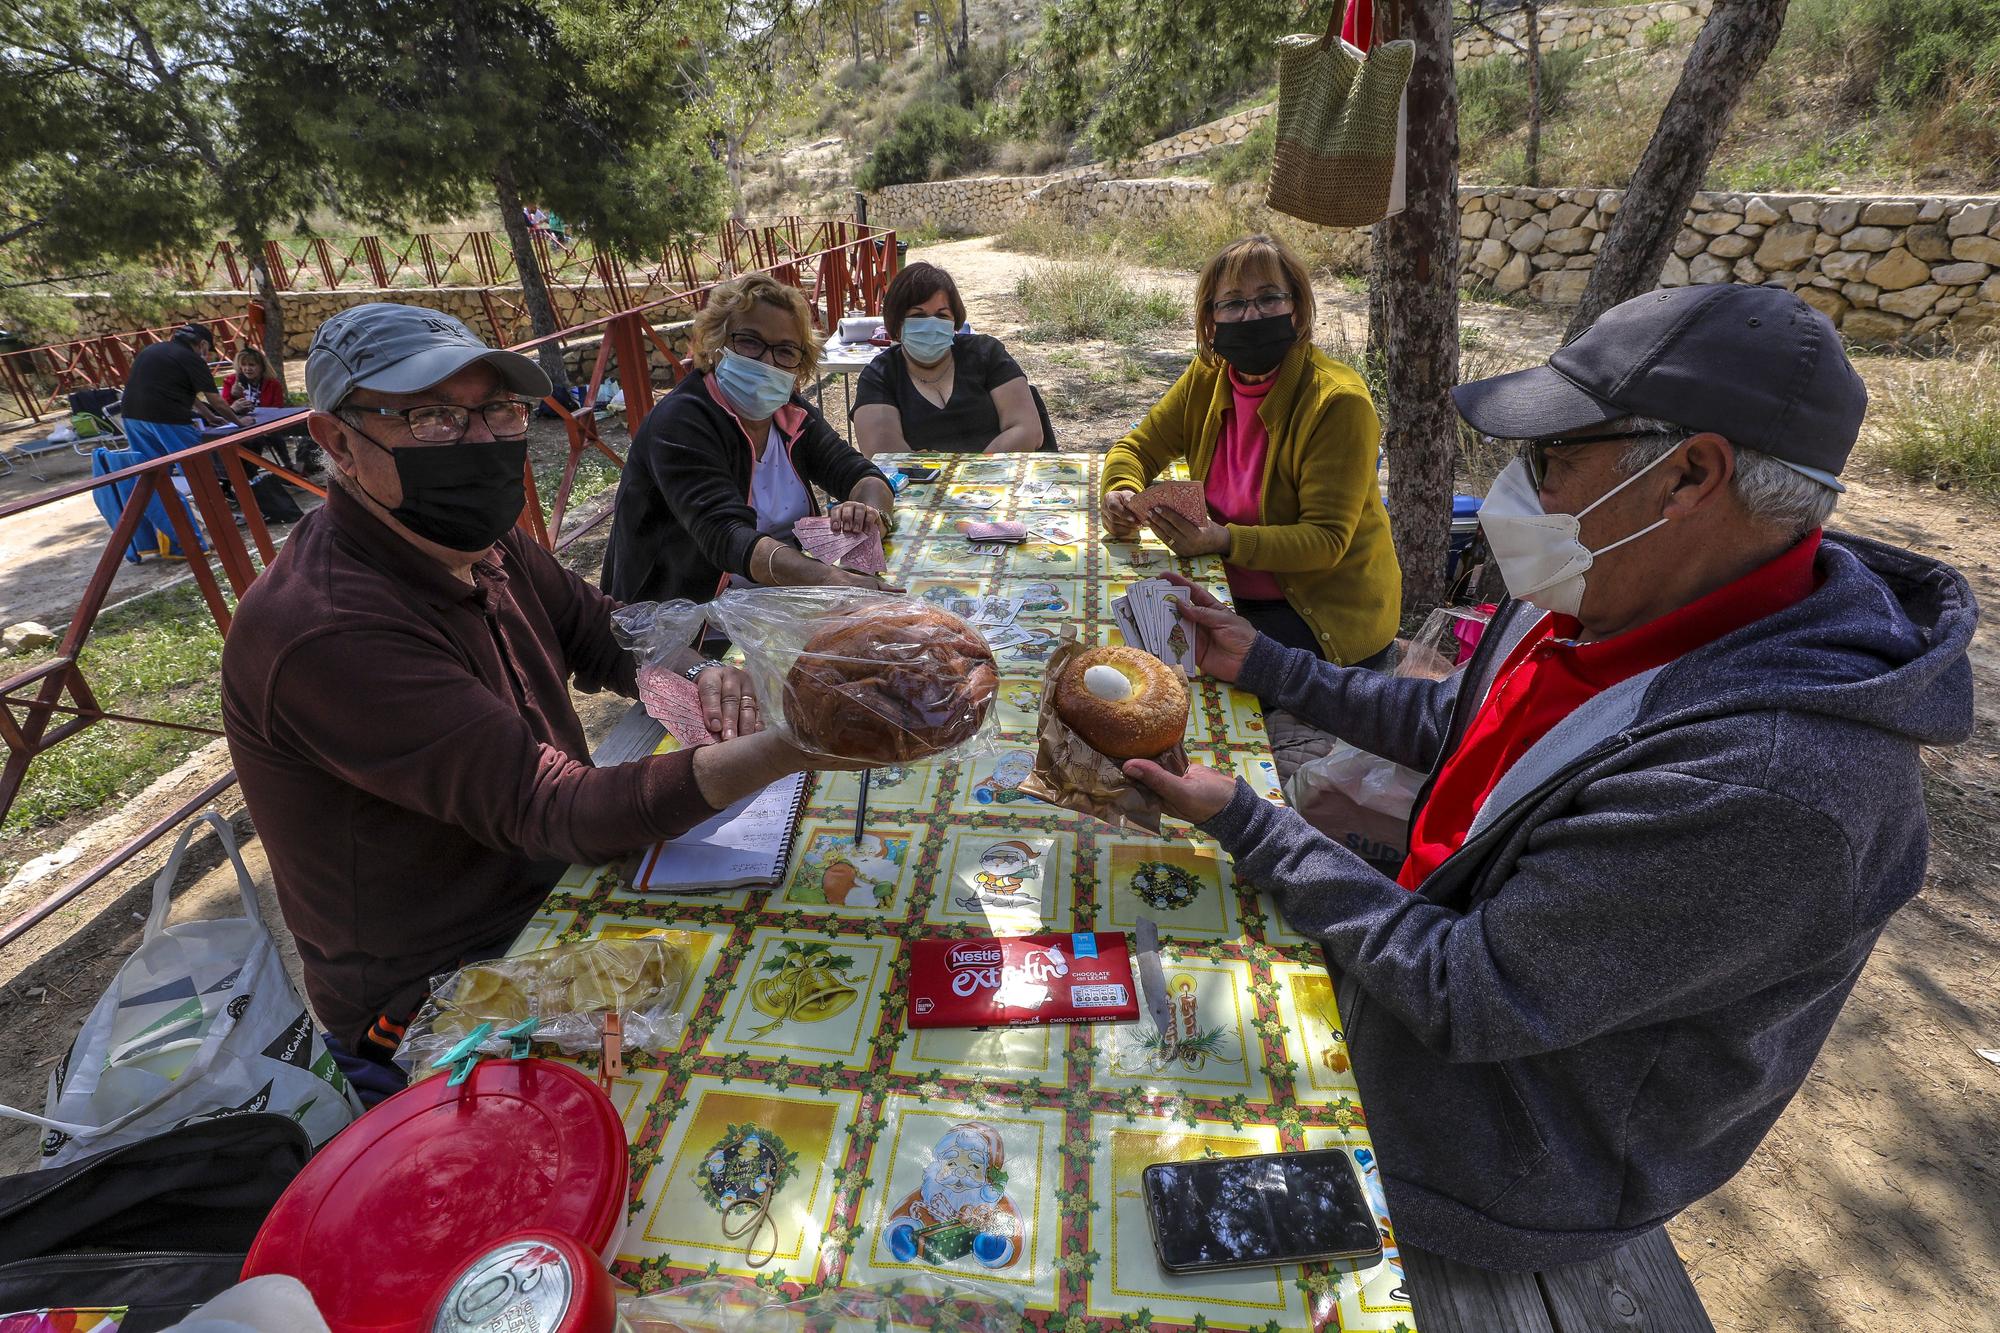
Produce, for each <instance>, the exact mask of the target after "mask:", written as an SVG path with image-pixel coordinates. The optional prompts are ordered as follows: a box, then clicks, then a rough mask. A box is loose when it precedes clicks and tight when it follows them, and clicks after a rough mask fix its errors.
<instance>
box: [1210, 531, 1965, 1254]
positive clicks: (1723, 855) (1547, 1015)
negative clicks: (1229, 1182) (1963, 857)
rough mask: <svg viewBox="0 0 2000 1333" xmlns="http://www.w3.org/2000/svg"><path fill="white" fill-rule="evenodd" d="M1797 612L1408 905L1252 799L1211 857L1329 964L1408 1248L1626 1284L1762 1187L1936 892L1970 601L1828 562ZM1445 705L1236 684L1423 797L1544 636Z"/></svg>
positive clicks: (1618, 735) (1316, 675)
mask: <svg viewBox="0 0 2000 1333" xmlns="http://www.w3.org/2000/svg"><path fill="white" fill-rule="evenodd" d="M1816 569H1817V572H1818V575H1819V577H1820V580H1821V581H1820V584H1819V586H1818V587H1817V588H1816V589H1815V590H1814V591H1813V592H1812V593H1811V594H1810V595H1808V596H1807V597H1806V598H1805V599H1804V600H1802V601H1800V602H1798V603H1796V604H1794V605H1792V606H1791V607H1788V608H1786V609H1785V610H1782V611H1779V612H1777V613H1775V614H1773V615H1770V616H1767V617H1765V618H1764V619H1762V620H1759V621H1757V622H1755V623H1754V624H1751V625H1748V626H1746V627H1745V628H1743V629H1740V630H1737V631H1735V632H1734V633H1731V634H1729V635H1726V636H1724V637H1723V638H1720V639H1717V640H1716V641H1714V642H1713V643H1710V644H1708V645H1706V646H1705V647H1702V648H1699V649H1696V650H1695V651H1693V652H1689V653H1687V654H1685V655H1683V656H1682V657H1680V658H1678V659H1676V660H1675V661H1673V662H1670V663H1668V664H1667V665H1666V666H1664V667H1660V668H1657V669H1655V670H1653V671H1648V672H1645V673H1643V674H1641V675H1639V676H1636V677H1634V678H1632V679H1630V680H1628V681H1625V682H1624V683H1622V684H1620V685H1618V686H1616V687H1614V688H1612V689H1610V690H1607V691H1605V692H1604V693H1602V694H1600V695H1598V696H1597V697H1596V698H1594V699H1592V700H1591V701H1590V702H1589V703H1587V704H1585V705H1584V706H1583V707H1581V708H1579V709H1578V710H1577V711H1576V712H1575V713H1573V714H1571V715H1570V716H1569V717H1568V718H1566V719H1565V720H1564V721H1563V722H1561V723H1559V724H1558V725H1557V726H1556V727H1555V728H1553V729H1552V730H1551V731H1550V732H1549V733H1548V734H1547V735H1546V736H1545V737H1543V738H1542V740H1541V741H1539V742H1538V743H1537V744H1535V745H1534V746H1533V747H1531V748H1530V749H1529V750H1528V751H1527V752H1526V753H1525V754H1523V755H1522V756H1521V758H1520V759H1519V760H1518V761H1517V762H1516V763H1515V764H1514V766H1513V767H1512V768H1511V769H1509V770H1508V772H1507V773H1506V774H1505V776H1504V777H1503V778H1502V779H1501V781H1500V783H1499V785H1498V786H1497V787H1496V788H1495V789H1494V791H1493V792H1492V794H1491V795H1490V796H1489V798H1488V799H1487V801H1486V803H1485V805H1484V807H1483V808H1482V809H1481V810H1480V812H1479V815H1478V817H1477V819H1476V820H1475V821H1474V823H1473V826H1472V830H1471V832H1470V833H1469V834H1468V836H1467V838H1466V840H1465V843H1464V845H1463V846H1462V847H1461V848H1460V849H1459V850H1458V851H1457V852H1456V853H1454V854H1453V855H1452V856H1451V857H1449V858H1448V859H1446V860H1445V862H1444V863H1443V864H1442V865H1440V866H1439V867H1438V868H1437V870H1436V871H1435V872H1433V873H1432V874H1431V875H1430V877H1429V878H1427V879H1426V880H1425V881H1424V882H1423V884H1422V885H1421V886H1419V888H1418V889H1417V890H1416V891H1415V892H1407V891H1405V890H1404V889H1402V888H1401V887H1399V886H1398V885H1397V884H1396V883H1395V882H1394V881H1393V880H1391V879H1388V878H1385V877H1384V876H1382V875H1381V874H1379V873H1377V872H1376V871H1374V870H1372V869H1370V868H1369V867H1368V866H1367V864H1366V863H1364V862H1363V861H1362V860H1361V859H1360V858H1359V857H1357V856H1355V855H1354V854H1353V853H1351V852H1349V851H1348V850H1347V849H1345V848H1343V847H1341V846H1339V845H1338V844H1336V843H1335V842H1334V841H1332V840H1331V839H1329V838H1327V837H1326V836H1325V835H1323V834H1321V833H1319V832H1318V831H1317V830H1315V829H1314V828H1312V827H1311V826H1310V825H1308V824H1307V823H1306V822H1305V821H1304V820H1303V819H1302V818H1300V816H1299V815H1298V814H1297V813H1296V812H1295V811H1292V810H1288V809H1284V808H1282V807H1278V806H1273V805H1270V804H1267V803H1266V802H1264V801H1263V800H1261V799H1259V798H1258V797H1257V795H1256V794H1255V793H1254V792H1253V791H1252V790H1251V789H1250V788H1249V787H1248V786H1246V785H1244V784H1243V783H1241V782H1239V783H1238V784H1237V789H1236V794H1235V797H1234V799H1233V800H1231V802H1230V803H1229V806H1228V807H1227V808H1226V809H1225V810H1223V812H1222V813H1221V814H1219V815H1217V816H1216V817H1215V818H1214V819H1212V820H1210V821H1208V822H1207V823H1206V824H1204V825H1203V826H1202V827H1203V828H1204V830H1205V831H1206V832H1208V833H1209V834H1211V835H1212V836H1213V837H1215V838H1216V840H1217V841H1219V842H1220V843H1221V844H1222V845H1223V846H1224V847H1225V848H1227V849H1228V851H1229V852H1230V854H1231V855H1232V856H1233V857H1235V859H1236V871H1237V874H1238V875H1239V876H1240V877H1241V878H1243V879H1245V880H1246V881H1248V882H1250V883H1253V884H1256V885H1258V886H1259V887H1261V888H1263V889H1266V890H1268V891H1269V892H1270V893H1271V894H1272V895H1273V896H1274V897H1275V898H1276V900H1277V903H1278V907H1279V909H1280V910H1281V911H1282V912H1283V913H1284V916H1285V919H1286V920H1287V921H1289V922H1290V923H1291V924H1292V926H1293V928H1294V929H1296V930H1298V931H1300V932H1302V933H1304V934H1306V935H1308V936H1310V937H1312V938H1314V939H1317V940H1319V941H1321V942H1322V944H1323V948H1324V951H1325V955H1326V958H1327V961H1328V963H1329V965H1330V967H1331V968H1332V969H1333V971H1334V974H1335V976H1336V978H1337V979H1338V980H1339V982H1340V991H1339V1001H1340V1011H1341V1015H1342V1021H1343V1022H1344V1024H1345V1026H1346V1038H1347V1042H1348V1046H1349V1049H1350V1051H1351V1053H1352V1057H1353V1067H1354V1076H1355V1078H1356V1080H1357V1081H1358V1082H1359V1085H1360V1089H1361V1098H1362V1104H1363V1106H1364V1107H1366V1109H1367V1113H1368V1121H1369V1127H1370V1131H1371V1134H1372V1136H1373V1138H1374V1141H1375V1146H1376V1151H1377V1156H1378V1157H1379V1159H1380V1162H1381V1169H1382V1174H1383V1179H1384V1182H1385V1185H1386V1188H1387V1193H1388V1200H1389V1211H1390V1215H1391V1216H1392V1217H1393V1218H1394V1219H1395V1221H1396V1226H1397V1234H1398V1237H1399V1238H1400V1239H1401V1240H1402V1241H1404V1242H1407V1243H1410V1244H1414V1245H1418V1246H1421V1247H1423V1248H1425V1249H1429V1250H1433V1251H1435V1252H1437V1253H1440V1254H1443V1255H1446V1256H1449V1257H1451V1258H1454V1259H1458V1260H1461V1261H1463V1262H1466V1263H1471V1264H1477V1265H1482V1266H1485V1267H1491V1268H1516V1269H1527V1268H1541V1267H1545V1266H1548V1265H1551V1264H1559V1263H1568V1262H1573V1261H1577V1260H1582V1259H1588V1258H1593V1257H1595V1256H1598V1255H1601V1254H1605V1253H1608V1252H1609V1251H1611V1250H1613V1249H1616V1248H1617V1247H1618V1246H1620V1245H1623V1244H1625V1243H1626V1242H1627V1241H1630V1240H1632V1239H1633V1238H1635V1237H1637V1236H1639V1235H1641V1234H1643V1233H1645V1232H1646V1231H1648V1230H1650V1229H1651V1228H1653V1227H1656V1226H1659V1225H1660V1224H1661V1223H1662V1222H1664V1221H1666V1219H1668V1218H1669V1217H1672V1216H1673V1215H1674V1214H1675V1213H1676V1212H1678V1211H1680V1210H1681V1209H1682V1208H1685V1207H1687V1205H1688V1204H1690V1203H1692V1202H1694V1201H1695V1200H1696V1199H1699V1198H1701V1197H1702V1196H1703V1195H1705V1194H1708V1193H1709V1192H1711V1191H1712V1190H1714V1189H1716V1188H1717V1187H1718V1186H1720V1185H1721V1184H1722V1183H1723V1182H1724V1181H1726V1180H1728V1179H1729V1178H1730V1177H1731V1176H1732V1175H1734V1174H1735V1173H1736V1171H1737V1170H1738V1169H1739V1168H1741V1167H1742V1165H1743V1163H1744V1162H1745V1161H1746V1160H1747V1159H1748V1158H1749V1156H1750V1153H1751V1151H1752V1150H1753V1149H1754V1148H1755V1147H1756V1146H1757V1143H1758V1141H1759V1140H1761V1139H1762V1138H1763V1136H1764V1134H1765V1132H1766V1131H1767V1130H1768V1129H1769V1128H1770V1127H1771V1125H1772V1123H1773V1122H1774V1121H1775V1120H1776V1119H1777V1118H1778V1114H1779V1112H1781V1111H1782V1110H1784V1108H1785V1104H1786V1103H1787V1102H1788V1101H1790V1100H1791V1098H1792V1095H1793V1094H1794V1093H1795V1092H1797V1091H1798V1088H1799V1085H1800V1083H1802V1082H1803V1081H1804V1080H1805V1076H1806V1072H1807V1070H1808V1069H1809V1068H1810V1067H1811V1065H1812V1062H1813V1060H1814V1058H1815V1057H1816V1056H1817V1055H1818V1053H1819V1049H1820V1046H1821V1044H1822V1043H1823V1042H1824V1041H1825V1040H1826V1035H1827V1032H1828V1030H1829V1029H1830V1028H1831V1027H1832V1026H1833V1020H1834V1018H1835V1016H1836V1015H1837V1014H1838V1013H1839V1011H1840V1006H1841V1004H1842V1003H1843V1002H1844V1001H1845V1000H1846V998H1847V993H1848V991H1849V990H1850V989H1851V988H1852V987H1853V985H1854V981H1855V978H1856V977H1857V976H1858V975H1859V974H1860V971H1861V967H1862V964H1863V963H1864V962H1866V961H1867V958H1868V953H1869V950H1870V949H1871V948H1873V947H1874V944H1875V939H1876V936H1877V935H1879V934H1880V933H1881V930H1882V927H1883V924H1884V923H1885V922H1886V921H1887V920H1888V919H1889V916H1890V914H1891V913H1893V912H1894V911H1895V910H1896V909H1897V908H1898V907H1900V906H1902V905H1903V904H1904V903H1906V902H1908V901H1909V900H1910V898H1911V897H1913V896H1914V895H1915V894H1916V892H1917V889H1918V887H1919V886H1920V885H1921V884H1922V882H1923V875H1924V860H1925V856H1926V852H1927V847H1928V840H1929V831H1928V826H1927V823H1926V819H1925V814H1924V796H1923V787H1922V783H1921V781H1920V770H1919V763H1918V748H1919V747H1920V746H1924V745H1940V744H1947V743H1951V742H1955V741H1959V740H1963V739H1964V738H1965V737H1966V736H1968V735H1969V734H1970V732H1971V728H1972V671H1971V664H1970V662H1969V661H1968V660H1967V658H1966V645H1967V643H1968V642H1969V641H1970V640H1971V637H1972V631H1973V625H1974V622H1975V620H1976V618H1977V614H1978V613H1977V609H1976V608H1975V606H1974V603H1973V599H1972V593H1971V589H1970V588H1968V587H1967V585H1966V582H1965V580H1964V578H1963V577H1962V576H1960V575H1959V573H1958V572H1957V571H1956V570H1953V569H1951V568H1950V567H1949V566H1946V565H1943V564H1939V563H1938V562H1936V561H1933V560H1927V559H1924V558H1922V557H1920V556H1916V555H1912V554H1910V553H1909V552H1906V551H1902V550H1898V549H1895V548H1892V547H1888V546H1883V545H1881V544H1879V543H1876V542H1871V541H1866V540H1863V539H1859V538H1855V537H1848V536H1840V537H1835V536H1831V535H1829V536H1828V537H1827V539H1826V540H1825V541H1824V542H1823V543H1822V545H1821V547H1820V550H1819V554H1818V557H1817V562H1816ZM1540 615H1541V613H1540V612H1538V611H1537V610H1536V609H1535V608H1533V607H1530V606H1526V605H1521V604H1517V603H1511V602H1510V603H1508V604H1506V605H1504V606H1503V607H1502V608H1501V609H1500V611H1499V612H1498V613H1497V614H1496V616H1495V617H1494V620H1493V623H1492V625H1491V626H1490V627H1489V628H1488V630H1487V632H1486V635H1485V637H1484V639H1483V640H1482V641H1481V643H1480V645H1479V650H1478V652H1477V653H1476V654H1475V655H1474V657H1473V659H1472V660H1471V661H1470V662H1468V663H1467V664H1466V667H1465V669H1464V670H1463V671H1461V672H1459V673H1457V674H1455V675H1454V676H1452V677H1451V678H1449V679H1447V680H1444V681H1437V682H1430V681H1420V680H1399V679H1395V678H1393V677H1389V676H1384V675H1379V674H1377V673H1374V672H1370V671H1362V670H1356V669H1342V668H1339V667H1334V666H1331V665H1328V664H1326V663H1324V662H1321V661H1319V660H1318V659H1316V658H1314V657H1313V656H1312V655H1310V654H1308V653H1303V652H1299V651H1297V650H1294V649H1289V648H1284V647H1281V646H1279V645H1278V644H1276V643H1273V642H1272V641H1271V640H1269V639H1267V638H1262V637H1260V638H1259V639H1258V640H1257V643H1256V646H1255V647H1254V648H1253V649H1252V650H1251V652H1250V655H1249V659H1248V660H1247V661H1246V662H1245V664H1244V668H1243V672H1242V674H1241V676H1240V678H1239V682H1238V683H1239V684H1240V685H1242V686H1243V687H1245V688H1247V689H1250V690H1252V691H1255V692H1256V693H1257V694H1259V695H1261V696H1263V697H1264V698H1265V699H1266V700H1267V701H1268V702H1270V703H1275V704H1279V705H1282V706H1283V707H1286V708H1289V709H1291V710H1293V711H1294V712H1296V713H1298V714H1300V715H1301V716H1303V717H1305V718H1307V719H1308V720H1310V721H1312V722H1314V723H1316V724H1318V725H1320V726H1322V727H1324V728H1326V729H1328V730H1330V731H1333V732H1335V733H1337V734H1338V735H1339V736H1341V737H1342V738H1343V739H1345V740H1347V741H1349V742H1351V743H1353V744H1354V745H1356V746H1359V747H1361V748H1363V749H1366V750H1369V751H1372V752H1373V753H1375V754H1379V755H1382V756H1384V757H1386V758H1389V759H1393V760H1395V761H1396V762H1397V763H1400V764H1404V765H1407V766H1409V767H1412V768H1416V769H1418V770H1429V771H1430V772H1431V773H1432V774H1433V776H1435V773H1436V770H1437V769H1438V767H1439V766H1440V765H1441V763H1442V762H1443V760H1444V758H1445V757H1446V756H1448V755H1449V754H1450V753H1451V752H1452V750H1453V749H1454V748H1455V747H1456V746H1457V744H1458V742H1459V739H1460V737H1461V736H1462V735H1463V734H1464V732H1465V729H1466V725H1467V723H1468V722H1469V721H1470V720H1471V717H1472V715H1473V714H1474V713H1475V712H1476V711H1477V708H1478V705H1479V703H1480V701H1482V700H1483V699H1484V698H1485V695H1486V692H1487V690H1488V689H1489V688H1490V686H1491V684H1492V676H1493V674H1494V672H1495V671H1496V670H1497V669H1498V666H1499V663H1500V662H1501V661H1502V659H1503V658H1504V657H1505V655H1506V653H1507V651H1508V650H1509V649H1510V648H1512V647H1513V645H1514V644H1516V643H1518V642H1519V641H1520V640H1521V638H1522V636H1523V635H1524V634H1525V633H1526V632H1527V630H1528V629H1529V628H1530V627H1531V626H1532V625H1533V624H1534V623H1535V622H1536V621H1537V620H1538V619H1539V618H1540Z"/></svg>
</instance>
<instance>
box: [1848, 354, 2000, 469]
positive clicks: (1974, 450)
mask: <svg viewBox="0 0 2000 1333" xmlns="http://www.w3.org/2000/svg"><path fill="white" fill-rule="evenodd" d="M1939 365H1940V366H1941V367H1949V368H1950V369H1949V371H1948V372H1947V371H1945V370H1943V369H1941V370H1940V372H1939V373H1938V374H1935V375H1932V376H1926V377H1924V378H1922V379H1919V380H1917V381H1916V382H1915V383H1913V384H1911V385H1909V386H1908V387H1907V388H1900V389H1894V390H1891V391H1890V392H1889V393H1887V394H1885V395H1883V396H1882V397H1881V398H1880V399H1879V401H1878V405H1877V407H1876V408H1875V410H1874V412H1873V413H1871V416H1872V417H1873V419H1874V425H1875V426H1876V429H1877V431H1878V432H1879V436H1878V438H1879V440H1880V443H1879V445H1878V446H1877V452H1878V454H1879V456H1880V457H1881V458H1882V459H1883V461H1885V462H1887V463H1888V464H1889V466H1890V467H1892V468H1894V469H1895V470H1896V471H1898V472H1900V473H1902V474H1903V475H1904V476H1906V477H1908V478H1910V479H1911V480H1912V481H1922V482H1930V483H1933V484H1935V485H1938V486H1940V487H1945V488H1950V487H1962V488H1964V489H1966V490H1970V491H1976V492H1978V493H1980V494H1982V495H1989V496H2000V378H1996V376H2000V357H1996V355H1995V354H1994V353H1993V352H1992V351H1987V352H1982V353H1981V354H1979V355H1978V356H1976V357H1974V358H1972V359H1971V360H1970V361H1969V362H1940V363H1939Z"/></svg>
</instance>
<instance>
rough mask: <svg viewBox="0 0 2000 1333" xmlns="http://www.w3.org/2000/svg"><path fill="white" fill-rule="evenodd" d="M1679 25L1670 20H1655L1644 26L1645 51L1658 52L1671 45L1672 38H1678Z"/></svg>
mask: <svg viewBox="0 0 2000 1333" xmlns="http://www.w3.org/2000/svg"><path fill="white" fill-rule="evenodd" d="M1680 31H1681V25H1680V24H1678V23H1676V22H1674V21H1673V20H1672V19H1656V20H1654V21H1653V22H1651V23H1648V24H1647V25H1646V49H1647V50H1648V51H1660V50H1664V49H1665V48H1667V47H1669V46H1671V45H1673V41H1674V38H1676V37H1678V36H1680Z"/></svg>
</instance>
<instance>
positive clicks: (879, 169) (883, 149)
mask: <svg viewBox="0 0 2000 1333" xmlns="http://www.w3.org/2000/svg"><path fill="white" fill-rule="evenodd" d="M985 152H986V135H985V131H984V129H983V128H982V126H981V120H980V117H979V116H978V115H976V114H974V113H973V112H971V111H968V110H966V109H965V108H964V107H962V106H957V105H955V104H953V103H950V102H935V101H925V102H916V103H913V104H912V105H910V106H907V107H905V108H904V109H903V111H902V113H901V114H900V115H898V116H897V117H896V121H895V124H894V125H893V126H892V127H891V128H890V130H889V133H888V134H887V135H885V136H884V137H883V139H882V141H881V142H880V143H878V144H876V145H875V149H874V151H873V152H871V153H869V154H868V161H867V162H865V163H863V164H862V167H861V170H860V171H859V172H857V173H856V174H855V183H856V184H858V185H859V186H860V187H861V188H862V189H864V190H879V189H881V188H882V187H883V186H885V185H906V184H909V183H910V182H912V181H927V180H935V179H938V178H939V177H943V176H950V175H955V174H957V173H959V172H962V171H965V170H968V169H970V168H973V167H977V166H979V165H981V164H982V163H983V162H984V161H985Z"/></svg>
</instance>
